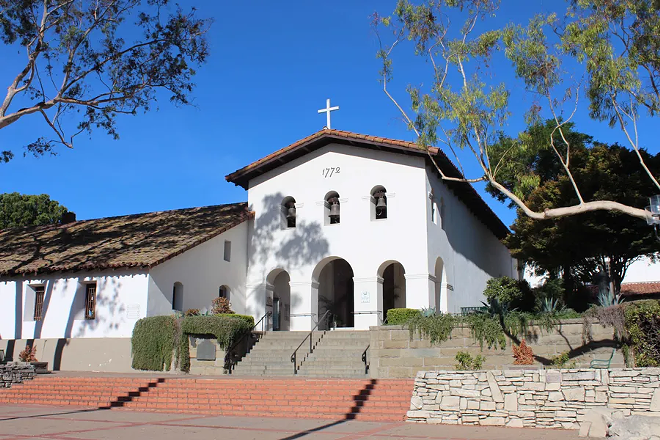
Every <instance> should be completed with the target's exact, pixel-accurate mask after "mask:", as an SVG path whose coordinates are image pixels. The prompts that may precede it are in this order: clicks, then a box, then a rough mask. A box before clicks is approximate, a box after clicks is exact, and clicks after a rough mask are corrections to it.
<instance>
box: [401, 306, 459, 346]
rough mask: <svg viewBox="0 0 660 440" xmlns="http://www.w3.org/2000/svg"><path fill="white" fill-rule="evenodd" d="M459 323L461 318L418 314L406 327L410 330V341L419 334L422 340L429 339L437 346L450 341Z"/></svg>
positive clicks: (446, 315)
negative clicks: (452, 332)
mask: <svg viewBox="0 0 660 440" xmlns="http://www.w3.org/2000/svg"><path fill="white" fill-rule="evenodd" d="M400 310H410V309H400ZM459 321H460V320H459V318H458V317H456V316H454V315H448V314H439V315H433V316H423V315H422V314H421V313H418V314H416V315H412V317H411V318H410V319H409V320H408V323H407V324H406V325H407V326H408V330H410V339H412V338H413V336H414V335H415V333H417V334H419V336H420V338H428V339H430V341H431V344H437V343H440V342H443V341H446V340H447V339H449V337H450V336H451V331H452V330H453V329H454V327H455V326H456V324H457V323H458V322H459Z"/></svg>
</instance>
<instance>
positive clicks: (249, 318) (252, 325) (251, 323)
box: [216, 313, 254, 328]
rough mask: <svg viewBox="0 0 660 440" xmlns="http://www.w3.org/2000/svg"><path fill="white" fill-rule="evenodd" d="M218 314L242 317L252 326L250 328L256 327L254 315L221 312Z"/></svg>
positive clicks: (228, 316)
mask: <svg viewBox="0 0 660 440" xmlns="http://www.w3.org/2000/svg"><path fill="white" fill-rule="evenodd" d="M216 316H224V317H226V318H235V319H241V320H243V321H245V323H246V324H247V325H249V326H250V328H253V327H254V317H253V316H252V315H239V314H238V313H225V314H220V315H216Z"/></svg>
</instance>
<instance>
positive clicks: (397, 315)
mask: <svg viewBox="0 0 660 440" xmlns="http://www.w3.org/2000/svg"><path fill="white" fill-rule="evenodd" d="M421 314H422V312H421V311H419V310H418V309H389V310H388V311H387V325H404V324H406V323H407V322H408V321H410V320H411V319H412V318H414V317H417V316H421Z"/></svg>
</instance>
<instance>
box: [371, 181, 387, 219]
mask: <svg viewBox="0 0 660 440" xmlns="http://www.w3.org/2000/svg"><path fill="white" fill-rule="evenodd" d="M386 218H387V190H385V187H384V186H380V185H379V186H376V187H374V188H373V189H372V190H371V220H381V219H386Z"/></svg>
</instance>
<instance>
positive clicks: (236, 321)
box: [131, 314, 254, 371]
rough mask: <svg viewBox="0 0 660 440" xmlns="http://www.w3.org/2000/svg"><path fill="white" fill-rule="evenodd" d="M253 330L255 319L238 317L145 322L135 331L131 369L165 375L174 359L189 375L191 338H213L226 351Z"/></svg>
mask: <svg viewBox="0 0 660 440" xmlns="http://www.w3.org/2000/svg"><path fill="white" fill-rule="evenodd" d="M252 327H254V318H252V317H251V316H246V315H236V314H225V315H213V316H186V317H183V318H179V319H176V318H175V317H174V316H153V317H149V318H142V319H140V320H139V321H138V322H136V323H135V327H134V329H133V337H132V339H131V345H132V354H133V362H132V366H133V368H134V369H136V370H150V371H164V370H169V369H170V368H171V365H172V359H173V358H174V359H176V364H175V365H176V366H178V367H179V369H180V370H181V371H189V370H190V353H189V350H188V336H189V335H211V336H213V337H214V338H216V339H217V340H218V345H220V347H221V348H222V349H227V348H229V346H230V345H231V344H232V343H234V341H236V340H237V339H238V338H239V337H240V336H241V335H242V334H244V333H245V332H247V331H250V330H251V329H252Z"/></svg>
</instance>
